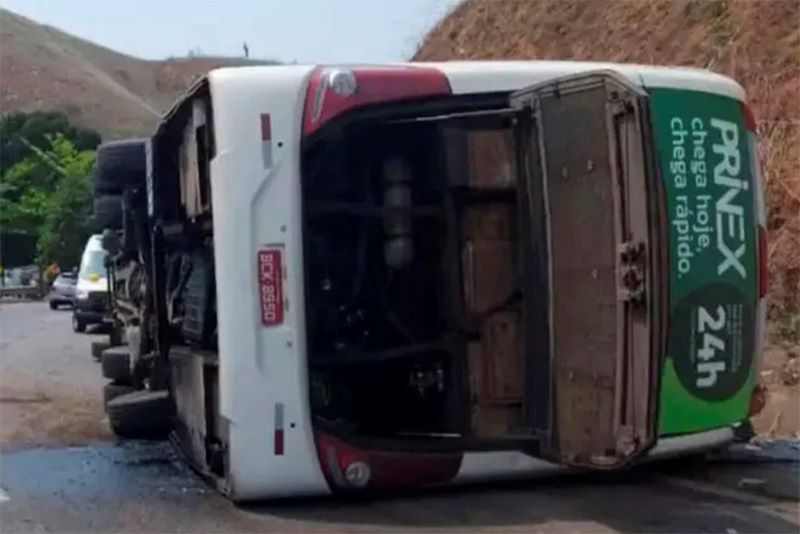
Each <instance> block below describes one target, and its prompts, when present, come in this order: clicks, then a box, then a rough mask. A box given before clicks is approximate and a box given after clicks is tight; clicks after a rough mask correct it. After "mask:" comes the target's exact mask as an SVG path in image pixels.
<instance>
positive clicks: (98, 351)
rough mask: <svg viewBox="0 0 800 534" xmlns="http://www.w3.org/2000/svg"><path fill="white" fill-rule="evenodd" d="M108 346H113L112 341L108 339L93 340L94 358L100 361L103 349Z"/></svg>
mask: <svg viewBox="0 0 800 534" xmlns="http://www.w3.org/2000/svg"><path fill="white" fill-rule="evenodd" d="M108 348H111V343H109V342H108V341H92V358H94V359H95V360H97V361H98V362H99V361H100V357H101V355H102V354H103V351H104V350H106V349H108Z"/></svg>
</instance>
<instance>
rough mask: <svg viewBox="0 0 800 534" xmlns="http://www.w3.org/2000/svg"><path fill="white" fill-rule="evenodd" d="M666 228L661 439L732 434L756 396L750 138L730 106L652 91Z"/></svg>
mask: <svg viewBox="0 0 800 534" xmlns="http://www.w3.org/2000/svg"><path fill="white" fill-rule="evenodd" d="M650 97H651V98H650V107H651V110H650V112H651V117H652V121H653V130H654V135H655V142H656V148H657V150H656V152H657V157H658V165H659V168H660V171H661V177H662V179H663V182H664V188H665V191H666V200H667V221H668V224H669V242H668V247H669V248H668V255H669V310H670V311H669V332H668V341H667V357H666V359H665V361H664V370H663V374H662V383H661V399H660V420H659V433H660V435H671V434H681V433H687V432H697V431H701V430H707V429H712V428H717V427H720V426H725V425H730V424H732V423H735V422H737V421H740V420H742V419H743V418H745V417H746V416H747V410H748V406H749V401H750V395H751V392H752V388H753V376H752V364H753V359H754V358H753V357H754V354H753V352H754V349H755V312H756V302H757V291H758V288H757V284H758V281H757V276H758V273H757V266H756V258H757V250H756V247H757V242H756V228H755V218H754V200H753V197H754V194H755V184H754V183H753V176H752V170H751V169H752V167H751V165H750V158H751V155H750V153H749V148H748V147H749V141H748V135H749V134H748V131H747V130H746V128H745V124H744V115H743V110H742V105H741V103H740V102H738V101H737V100H734V99H732V98H728V97H724V96H720V95H714V94H710V93H703V92H698V91H686V90H676V89H653V90H651V91H650Z"/></svg>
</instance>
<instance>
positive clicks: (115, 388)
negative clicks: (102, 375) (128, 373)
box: [103, 382, 136, 407]
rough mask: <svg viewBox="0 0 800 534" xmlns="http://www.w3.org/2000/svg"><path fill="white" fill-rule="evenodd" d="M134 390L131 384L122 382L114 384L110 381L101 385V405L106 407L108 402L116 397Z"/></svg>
mask: <svg viewBox="0 0 800 534" xmlns="http://www.w3.org/2000/svg"><path fill="white" fill-rule="evenodd" d="M134 391H136V390H135V389H134V388H133V386H126V385H124V384H115V383H114V382H111V383H109V384H106V385H105V386H103V407H107V406H108V403H109V402H111V401H112V400H114V399H116V398H117V397H121V396H122V395H127V394H128V393H133V392H134Z"/></svg>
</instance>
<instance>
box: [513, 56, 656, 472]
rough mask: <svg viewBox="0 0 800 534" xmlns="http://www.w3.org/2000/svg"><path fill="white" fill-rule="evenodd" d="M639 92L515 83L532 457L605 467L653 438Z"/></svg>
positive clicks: (652, 283) (621, 86)
mask: <svg viewBox="0 0 800 534" xmlns="http://www.w3.org/2000/svg"><path fill="white" fill-rule="evenodd" d="M646 100H647V95H646V93H644V92H643V91H642V90H641V89H639V88H637V87H635V86H633V85H631V84H630V83H629V82H627V81H626V80H625V79H624V78H622V77H620V76H618V75H617V74H615V73H612V72H605V71H595V72H592V73H587V74H582V75H579V76H574V77H569V78H563V79H559V80H556V81H552V82H548V83H545V84H542V85H538V86H535V87H532V88H528V89H525V90H522V91H519V92H517V93H515V94H513V95H512V96H511V107H512V108H513V109H515V110H517V111H518V115H517V119H516V137H517V142H518V149H519V153H518V167H519V169H518V174H519V180H520V182H521V183H520V184H519V187H520V193H521V194H520V195H519V203H520V204H519V208H520V209H519V210H518V211H519V213H520V229H521V239H520V247H521V249H520V252H521V257H522V258H523V261H524V262H525V269H524V272H525V273H526V276H527V277H528V281H527V282H526V283H525V284H524V288H523V292H524V302H525V305H524V306H525V327H526V333H525V347H526V351H525V353H526V377H525V385H526V395H525V403H526V417H527V421H528V423H529V425H530V427H531V428H533V429H534V430H535V431H536V432H537V433H538V435H539V436H540V455H541V456H542V457H545V458H548V459H550V460H553V461H557V462H559V463H562V464H566V465H576V466H584V467H593V468H614V467H618V466H621V465H623V464H625V463H627V462H628V461H629V460H630V459H632V458H633V457H635V456H636V455H638V454H641V453H642V452H644V451H646V450H647V449H648V448H649V447H650V446H652V444H653V443H654V442H655V439H656V431H655V421H656V416H655V412H656V400H655V399H657V390H658V380H657V377H658V374H657V371H658V365H657V358H658V354H659V353H660V348H659V347H660V343H659V341H658V339H657V336H656V335H654V334H657V331H658V328H656V327H655V326H656V323H654V321H655V320H657V319H658V316H659V312H658V311H657V310H656V305H657V304H658V302H659V293H658V287H659V284H658V283H657V281H656V280H655V279H654V277H655V276H657V273H658V265H657V264H658V261H656V259H655V258H656V257H657V256H656V255H655V254H654V248H655V246H656V242H655V241H656V240H657V233H656V232H657V231H658V227H659V225H658V222H657V220H656V219H655V217H654V216H655V214H656V212H657V210H658V208H657V205H656V204H654V201H653V199H654V198H657V194H656V193H655V192H654V191H651V190H650V184H651V183H652V182H653V181H652V180H651V178H652V176H653V173H652V172H651V166H650V164H649V163H648V162H649V161H650V160H651V159H652V155H651V154H650V153H649V148H648V147H649V146H650V143H649V141H648V139H649V126H647V117H646V116H645V115H644V114H645V113H646V112H647V106H646Z"/></svg>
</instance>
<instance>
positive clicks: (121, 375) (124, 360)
mask: <svg viewBox="0 0 800 534" xmlns="http://www.w3.org/2000/svg"><path fill="white" fill-rule="evenodd" d="M100 364H101V365H102V367H103V377H104V378H108V379H109V380H114V381H116V382H117V383H118V384H130V382H131V355H130V353H129V352H128V347H124V346H123V347H111V348H108V349H106V350H104V351H103V353H102V354H101V355H100Z"/></svg>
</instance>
